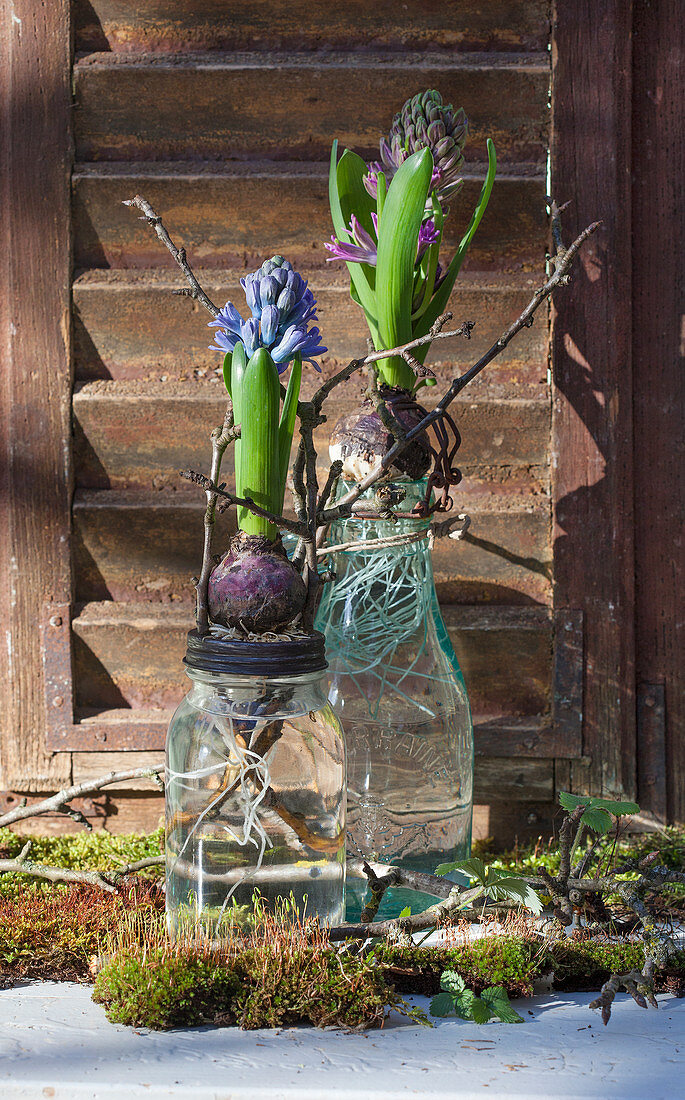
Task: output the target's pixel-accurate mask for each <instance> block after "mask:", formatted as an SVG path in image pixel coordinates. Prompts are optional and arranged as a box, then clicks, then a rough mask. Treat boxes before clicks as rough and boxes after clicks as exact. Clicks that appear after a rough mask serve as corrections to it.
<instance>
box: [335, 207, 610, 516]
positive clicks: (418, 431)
mask: <svg viewBox="0 0 685 1100" xmlns="http://www.w3.org/2000/svg"><path fill="white" fill-rule="evenodd" d="M600 225H601V222H593V223H592V224H591V225H588V226H587V227H586V228H585V229H584V230H583V232H582V233H581V234H580V235H579V236H578V237H576V239H575V241H574V242H573V244H572V245H570V246H569V248H567V249H565V250H564V253H563V259H561V260H560V262H558V263H557V265H556V267H555V270H554V273H553V274H552V275H551V276H550V277H549V278H548V279H547V281H546V282H545V283H544V284H543V285H542V286H541V287H539V288H538V289H537V290H536V291H535V293H534V294H533V296H532V298H531V300H530V301H529V302H528V305H527V306H526V308H525V309H524V310H523V311H522V313H521V314H520V315H519V317H517V319H516V320H515V321H514V322H513V324H511V325H510V326H509V328H508V329H506V331H505V332H503V333H502V335H501V336H500V338H499V340H496V341H495V343H494V344H492V345H491V347H490V348H488V350H487V351H486V352H485V354H484V355H482V356H481V358H480V359H479V360H478V362H477V363H474V365H473V366H472V367H470V368H469V370H467V371H465V373H464V374H462V375H460V376H459V377H458V378H455V379H454V381H453V382H452V385H451V386H450V387H449V389H448V390H447V392H446V393H445V394H444V395H443V397H442V398H441V400H440V401H439V402H438V404H437V405H436V406H435V408H434V409H432V410H431V411H430V412H429V413H427V414H426V416H424V417H423V418H422V419H421V420H420V421H419V422H418V423H417V424H415V425H414V427H413V428H411V429H410V430H409V431H408V432H407V433H406V435H405V437H404V439H399V440H396V441H395V443H394V444H393V445H392V447H390V448H389V450H388V451H387V452H386V453H385V454H384V455H383V456H382V458H379V460H378V462H377V463H376V465H375V466H374V468H373V469H372V470H370V471H369V473H368V474H367V475H366V477H364V478H362V479H361V480H360V481H358V482H357V484H356V485H355V486H354V487H353V488H352V489H350V491H349V492H348V493H346V494H345V496H344V497H342V498H341V499H340V500H339V501H338V502H337V503H336V505H335V506H334V507H333V508H327V509H324V511H323V513H322V514H321V516H320V522H321V523H322V524H325V523H330V522H332V521H333V520H335V519H342V518H346V517H348V516H349V515H350V509H351V505H352V504H353V503H354V502H355V501H356V500H358V499H359V497H360V496H361V495H362V494H363V493H365V492H366V491H367V490H368V489H370V488H371V486H372V485H374V484H375V483H376V482H377V481H378V480H379V479H380V478H381V477H382V476H383V475H384V474H385V472H386V471H387V470H388V469H390V467H391V466H392V465H393V463H394V462H395V459H396V458H397V456H398V455H399V454H401V453H402V452H403V451H404V450H405V449H406V448H407V447H408V446H409V445H410V444H411V443H412V442H413V440H414V439H416V438H417V437H418V436H421V435H422V433H424V432H425V431H426V429H427V428H429V427H430V426H431V424H433V423H434V422H435V421H436V420H439V419H440V418H441V417H442V415H443V413H444V412H445V411H446V409H447V408H448V407H449V406H450V405H451V403H452V402H453V401H454V400H455V398H456V397H457V396H458V395H459V394H460V393H461V391H462V390H463V389H464V387H465V386H467V385H468V384H469V382H472V381H473V379H474V378H476V376H477V375H479V374H480V372H481V371H482V370H483V369H484V368H485V367H486V366H488V364H489V363H491V362H492V361H493V359H495V358H496V357H497V356H498V355H501V353H502V352H503V351H504V349H505V348H506V347H507V345H508V344H509V343H510V341H511V340H512V339H513V337H514V336H515V335H516V334H517V333H518V332H520V331H521V329H522V328H525V327H528V326H529V325H531V324H532V321H533V316H534V314H535V313H536V311H537V310H538V309H539V308H540V306H541V305H542V303H543V302H544V301H546V300H547V299H548V298H549V297H550V295H551V294H552V293H553V292H554V290H555V289H556V288H557V287H558V286H559V285H561V284H564V283H565V282H567V281H568V273H569V271H570V268H571V265H572V263H573V261H574V259H575V257H576V255H577V254H578V251H579V249H580V248H581V246H582V245H583V243H584V242H585V241H586V240H587V239H588V237H590V236H591V235H592V234H593V233H594V232H596V230H597V229H598V228H599V226H600ZM462 327H463V326H462ZM442 335H444V336H445V337H446V336H448V335H453V334H452V333H445V334H441V333H437V334H436V336H435V337H432V339H437V338H439V337H441V336H442ZM426 342H427V341H426V340H423V343H426ZM410 346H411V345H409V344H407V345H405V346H404V349H406V348H408V347H410ZM404 349H403V348H393V349H392V350H391V351H384V352H383V355H382V356H381V354H380V353H378V352H377V353H376V355H375V357H378V358H382V357H385V356H387V355H390V354H400V355H401V354H402V351H403V350H404ZM373 358H374V357H372V356H367V359H366V360H365V362H369V361H370V360H372V359H373Z"/></svg>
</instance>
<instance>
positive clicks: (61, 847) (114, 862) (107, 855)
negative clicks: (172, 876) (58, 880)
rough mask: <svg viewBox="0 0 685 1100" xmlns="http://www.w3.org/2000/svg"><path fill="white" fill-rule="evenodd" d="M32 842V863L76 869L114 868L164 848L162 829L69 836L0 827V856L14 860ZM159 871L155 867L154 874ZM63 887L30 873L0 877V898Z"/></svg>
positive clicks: (63, 889) (22, 895)
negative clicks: (40, 879)
mask: <svg viewBox="0 0 685 1100" xmlns="http://www.w3.org/2000/svg"><path fill="white" fill-rule="evenodd" d="M28 840H30V841H31V850H30V853H29V858H30V859H31V860H32V861H33V862H34V863H46V864H48V865H49V866H51V867H67V868H69V869H70V870H75V871H90V870H99V871H106V870H117V868H119V867H120V866H121V865H122V864H123V863H134V862H136V861H137V860H139V859H147V858H148V857H150V856H159V855H161V854H162V852H163V851H164V831H163V829H157V830H156V831H155V832H154V833H149V834H146V833H131V834H129V835H125V836H112V835H111V834H110V833H105V832H95V831H93V832H87V831H84V832H82V833H75V834H74V835H71V836H54V837H53V836H31V835H29V834H26V835H24V834H19V833H13V832H12V831H11V830H10V829H0V859H13V858H15V857H16V856H18V855H19V853H20V852H21V850H22V848H23V847H24V845H25V844H26V842H27V841H28ZM155 874H158V872H156V871H155V870H154V869H153V870H152V871H151V872H150V875H151V876H153V875H155ZM68 889H69V888H68V887H66V886H55V885H54V884H52V883H48V882H40V881H39V880H37V879H34V878H31V877H30V876H29V875H2V876H0V898H2V897H4V898H16V899H17V900H19V899H20V898H25V897H26V896H27V894H28V893H30V894H50V895H53V894H54V893H55V892H56V891H59V892H62V893H66V892H67V891H68Z"/></svg>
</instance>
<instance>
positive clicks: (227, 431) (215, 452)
mask: <svg viewBox="0 0 685 1100" xmlns="http://www.w3.org/2000/svg"><path fill="white" fill-rule="evenodd" d="M239 435H240V425H238V426H237V427H234V425H233V409H232V407H231V405H230V404H229V405H228V406H227V408H226V414H225V416H224V422H223V425H222V426H221V427H220V428H215V429H214V431H213V432H212V436H211V439H212V466H211V470H210V474H209V478H210V481H212V482H213V483H214V484H215V485H216V484H217V483H218V481H219V474H220V473H221V462H222V459H223V457H224V454H225V451H226V448H227V447H228V445H229V443H231V442H232V441H233V440H235V439H237V438H238V436H239ZM205 495H206V497H207V507H206V509H205V517H204V532H205V535H204V543H203V546H202V571H201V573H200V576H199V579H198V582H197V584H196V586H195V590H196V622H197V629H198V631H199V633H200V634H206V633H207V631H208V630H209V604H208V596H207V591H208V587H209V576H210V573H211V572H212V564H213V563H212V539H213V535H214V521H215V516H216V502H217V499H218V494H217V493H215V492H214V491H213V490H212V489H206V490H205Z"/></svg>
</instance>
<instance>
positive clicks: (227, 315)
mask: <svg viewBox="0 0 685 1100" xmlns="http://www.w3.org/2000/svg"><path fill="white" fill-rule="evenodd" d="M240 283H241V286H242V287H243V290H244V291H245V298H246V301H247V304H248V306H249V309H250V313H251V314H252V316H251V317H250V318H249V319H248V320H247V321H243V318H242V317H241V315H240V314H239V313H238V310H237V309H236V308H235V306H234V305H233V304H232V303H231V302H227V303H226V305H225V306H224V308H223V309H222V310H221V311H220V312H219V314H218V315H217V317H216V318H215V320H213V321H210V322H209V324H210V326H211V327H213V328H216V329H217V332H216V333H215V336H214V340H215V342H214V344H213V345H212V350H213V351H221V352H223V353H224V354H225V353H226V352H232V351H233V350H234V349H235V347H236V345H237V344H238V342H242V344H243V345H244V348H245V352H246V353H247V356H248V358H249V357H250V356H251V355H252V354H253V353H254V352H255V351H256V350H257V349H258V348H265V349H266V350H267V351H269V352H270V353H271V355H272V358H273V360H274V362H275V363H276V364H277V367H278V371H279V373H281V372H282V371H285V370H286V369H287V367H288V364H289V363H290V361H291V360H292V359H293V357H294V355H296V354H297V353H298V352H299V353H300V354H301V355H302V358H303V359H305V360H307V361H308V362H310V363H312V365H313V366H314V367H316V369H317V370H319V369H320V368H319V367H318V366H317V364H316V363H315V361H314V359H313V356H316V355H322V354H323V353H324V352H325V351H327V350H328V349H327V348H326V347H324V346H323V345H322V343H321V334H320V332H319V329H318V328H316V327H314V328H310V324H311V323H312V322H314V321H316V299H315V298H314V295H313V294H312V292H311V290H309V289H308V288H307V282H306V280H305V279H303V278H302V276H301V275H299V274H298V272H297V271H293V267H292V264H291V263H289V262H288V260H285V259H284V258H283V257H282V256H272V257H271V259H270V260H265V261H264V263H263V264H262V265H261V267H260V268H259V270H258V271H255V272H253V273H251V274H249V275H245V276H244V277H243V278H242V279H241V280H240Z"/></svg>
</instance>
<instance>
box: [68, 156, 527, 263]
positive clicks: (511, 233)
mask: <svg viewBox="0 0 685 1100" xmlns="http://www.w3.org/2000/svg"><path fill="white" fill-rule="evenodd" d="M484 176H485V167H484V166H469V168H468V170H467V171H465V173H464V186H463V188H462V190H461V192H460V193H459V194H458V195H457V196H456V197H455V198H454V199H453V200H452V203H451V206H452V216H451V218H449V219H448V220H447V222H446V224H445V255H446V256H449V255H450V253H451V252H452V251H454V248H455V247H456V245H457V244H458V242H459V240H460V239H461V235H462V233H463V232H464V229H465V227H466V224H467V222H468V219H469V217H470V216H471V210H472V209H473V206H474V204H475V203H476V201H477V199H478V195H479V194H480V188H481V185H482V181H483V179H484ZM135 194H143V195H145V197H146V198H147V199H148V200H149V201H150V202H151V203H152V205H153V207H154V208H155V209H156V210H158V211H160V212H161V213H163V215H164V217H165V221H166V223H167V224H168V226H169V229H170V231H172V232H173V236H174V239H175V240H177V241H178V242H179V244H182V245H183V246H184V247H185V248H186V249H187V252H188V256H189V257H191V258H192V260H193V263H194V265H195V266H196V267H198V266H200V265H201V266H203V267H230V268H234V269H239V270H240V271H242V270H244V269H247V270H249V269H250V268H251V267H255V266H259V264H260V263H261V262H262V260H263V259H264V257H265V256H269V255H273V253H275V252H281V253H283V254H284V255H287V256H288V257H289V258H290V259H291V260H292V261H293V262H295V261H296V262H297V263H299V264H302V265H303V266H304V267H305V268H306V269H307V270H311V269H312V268H314V267H321V268H323V269H324V270H326V271H328V272H330V271H331V269H332V265H331V264H326V255H327V253H326V251H325V250H324V248H323V242H324V241H327V240H329V239H330V236H331V233H332V226H331V220H330V213H329V210H328V181H327V175H326V172H325V169H324V168H323V167H322V166H321V165H309V164H308V165H287V166H286V165H280V164H271V165H269V164H264V163H259V164H257V165H252V171H251V172H248V171H247V166H246V165H240V164H234V163H230V164H229V163H224V164H218V165H217V164H209V165H197V164H194V165H191V166H188V165H185V166H184V165H182V164H177V165H174V166H166V168H165V170H164V171H160V170H159V169H158V168H157V167H156V166H155V165H151V164H145V165H137V166H131V165H125V166H123V167H122V166H120V165H109V164H101V165H88V166H86V165H80V166H79V167H78V169H77V171H76V173H75V175H74V224H75V249H76V254H75V262H76V265H77V267H78V268H90V267H114V268H120V267H126V268H132V267H133V268H135V267H152V268H164V267H169V268H173V267H174V262H173V260H172V259H171V257H170V256H168V255H167V254H166V252H165V251H164V250H163V249H162V248H161V246H160V245H159V242H158V241H157V240H156V238H155V237H154V236H153V235H152V234H151V233H150V228H149V226H148V225H146V224H145V223H144V222H141V221H140V220H139V219H138V218H136V216H135V215H134V214H133V213H132V212H131V210H130V209H128V208H127V207H125V206H123V205H122V203H123V200H124V199H129V198H131V197H132V196H133V195H135ZM544 197H545V181H544V177H543V176H541V175H540V173H539V170H538V171H537V172H536V174H534V175H521V174H508V173H507V171H506V167H503V168H500V169H499V171H498V176H497V180H496V182H495V186H494V188H493V192H492V197H491V199H490V204H489V207H488V211H487V213H486V215H485V217H484V218H483V221H482V223H481V225H480V227H479V230H478V233H477V234H476V237H475V238H474V242H473V245H472V247H471V249H470V252H469V261H468V263H469V267H470V268H471V270H474V269H477V270H486V269H491V270H493V271H497V272H503V271H513V272H520V271H521V270H522V268H523V269H528V270H534V271H535V273H536V276H537V273H538V271H539V267H540V263H541V262H542V259H543V258H544V251H545V244H546V240H547V223H546V218H545V204H544Z"/></svg>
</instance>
